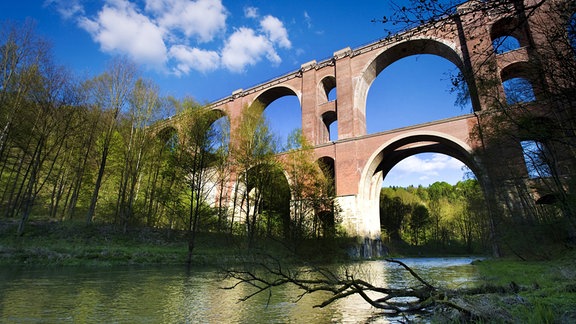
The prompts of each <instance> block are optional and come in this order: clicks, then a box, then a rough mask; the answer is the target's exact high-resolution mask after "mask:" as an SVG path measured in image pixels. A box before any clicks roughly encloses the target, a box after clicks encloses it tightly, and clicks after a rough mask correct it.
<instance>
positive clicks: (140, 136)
mask: <svg viewBox="0 0 576 324" xmlns="http://www.w3.org/2000/svg"><path fill="white" fill-rule="evenodd" d="M158 92H159V90H158V87H157V86H156V85H154V84H153V83H152V82H151V81H145V80H142V79H138V80H137V81H136V83H135V85H134V89H133V91H132V92H131V94H130V96H129V99H128V101H129V109H128V112H127V113H126V117H125V120H124V122H125V123H126V124H127V125H125V126H124V127H122V129H121V134H122V138H123V144H124V145H123V146H122V155H123V160H124V163H123V164H124V165H123V168H122V172H121V175H120V178H119V180H120V183H119V186H118V204H117V208H118V213H119V216H120V220H121V222H122V225H123V227H124V231H126V229H127V226H128V224H129V222H130V221H131V219H132V218H133V217H134V216H135V210H134V209H135V207H134V204H135V202H136V198H137V192H138V187H139V186H138V182H139V180H140V179H141V176H142V173H143V168H144V163H145V161H146V160H147V159H148V158H149V155H148V154H149V151H150V149H151V145H150V142H151V141H150V135H149V132H148V131H147V129H146V127H148V126H149V125H150V124H151V123H152V122H153V121H154V118H155V117H156V113H157V112H158V111H159V109H160V105H161V99H160V97H159V95H158Z"/></svg>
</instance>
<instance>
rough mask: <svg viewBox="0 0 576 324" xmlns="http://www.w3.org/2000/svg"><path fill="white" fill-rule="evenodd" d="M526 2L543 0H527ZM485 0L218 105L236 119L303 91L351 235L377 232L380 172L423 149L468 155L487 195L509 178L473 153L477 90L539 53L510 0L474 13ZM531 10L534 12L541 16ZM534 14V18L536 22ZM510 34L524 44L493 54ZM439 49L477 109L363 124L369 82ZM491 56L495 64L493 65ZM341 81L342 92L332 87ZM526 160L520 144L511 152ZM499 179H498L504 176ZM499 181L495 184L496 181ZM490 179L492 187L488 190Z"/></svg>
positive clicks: (305, 112) (481, 106)
mask: <svg viewBox="0 0 576 324" xmlns="http://www.w3.org/2000/svg"><path fill="white" fill-rule="evenodd" d="M524 2H525V5H527V6H528V5H530V4H533V3H536V0H525V1H524ZM482 3H485V2H484V1H470V2H467V3H464V4H462V5H461V6H459V7H458V13H457V14H455V15H454V16H452V17H448V18H446V19H445V20H443V21H441V22H438V23H436V24H434V25H429V26H421V27H419V28H416V29H413V30H408V31H406V32H404V33H401V34H398V35H395V36H392V37H390V38H386V39H383V40H380V41H377V42H374V43H371V44H369V45H366V46H363V47H360V48H356V49H350V48H345V49H342V50H339V51H337V52H335V53H334V55H333V57H331V58H329V59H327V60H324V61H321V62H316V61H311V62H308V63H305V64H302V66H301V68H300V69H299V70H298V71H294V72H292V73H288V74H286V75H283V76H281V77H278V78H275V79H273V80H270V81H267V82H265V83H262V84H260V85H257V86H255V87H252V88H250V89H245V90H243V89H240V90H236V91H234V92H233V93H232V95H231V96H228V97H226V98H223V99H221V100H219V101H216V102H214V103H212V104H211V105H210V107H211V109H216V110H219V111H221V112H222V113H223V114H225V115H226V116H228V118H229V119H230V122H231V131H232V132H234V129H235V128H236V126H237V123H238V121H239V120H240V115H241V112H242V110H243V109H244V108H245V107H247V106H250V105H252V104H254V103H256V102H259V103H260V104H262V105H263V106H264V107H266V106H268V105H269V104H270V103H272V102H273V101H274V100H276V99H278V98H281V97H283V96H296V97H297V98H298V101H299V102H300V107H301V111H302V132H303V134H304V135H305V136H306V137H307V138H308V139H309V141H310V142H311V143H312V144H313V145H314V152H315V155H316V157H317V158H318V159H322V160H323V161H329V163H330V164H333V168H334V175H335V182H336V183H335V185H336V195H337V201H338V204H339V207H340V208H341V210H342V213H341V215H342V216H343V223H344V224H343V225H344V226H345V228H346V229H347V230H348V232H349V234H351V235H358V236H359V237H364V238H368V239H378V238H379V235H380V220H379V209H378V204H379V195H380V188H381V185H382V181H383V177H385V176H386V174H387V173H388V172H389V171H390V170H391V168H392V167H393V166H394V165H395V164H397V163H398V162H399V161H401V160H402V159H404V158H406V157H408V156H411V155H414V154H418V153H423V152H436V153H443V154H446V155H449V156H451V157H454V158H456V159H458V160H460V161H462V162H463V163H464V164H466V165H467V166H468V167H469V168H470V169H471V170H472V171H473V172H474V173H475V174H476V176H477V177H478V179H479V181H480V183H481V185H482V186H483V188H484V191H485V193H488V194H490V191H491V190H493V188H494V186H500V185H501V181H503V180H502V179H495V178H490V177H488V176H486V173H485V172H483V168H484V164H483V161H481V160H480V158H478V157H477V156H476V155H475V154H473V153H474V152H475V150H477V149H479V148H480V147H481V146H482V145H483V143H482V142H480V141H478V140H472V139H471V136H470V134H471V132H472V131H473V130H474V128H475V127H476V126H477V125H478V123H479V121H480V116H481V114H482V113H483V111H486V110H488V109H489V102H490V100H489V95H488V94H487V93H488V92H485V91H484V92H483V91H479V90H478V85H477V82H478V80H477V79H476V78H475V76H477V75H483V74H484V75H485V74H487V73H491V74H492V75H494V77H495V78H496V79H497V80H499V81H500V83H499V84H498V85H496V86H495V88H494V89H495V90H494V91H497V92H500V93H504V91H503V87H502V84H501V82H502V81H506V80H507V79H510V78H514V77H517V76H522V75H523V74H522V73H523V72H522V69H519V68H517V67H521V66H522V64H523V63H526V62H530V61H531V60H532V58H531V56H530V47H531V46H532V47H533V46H536V45H535V44H536V43H535V41H537V40H538V35H530V34H529V30H528V29H522V30H520V31H519V30H518V28H517V26H516V25H514V22H515V19H516V18H515V17H516V16H515V15H514V14H512V12H514V10H513V8H512V7H510V8H504V9H503V10H494V12H491V13H488V14H486V15H477V14H472V13H470V10H471V9H470V8H475V7H476V6H481V5H482ZM534 17H537V15H533V16H532V18H530V19H536V18H534ZM530 22H531V21H529V23H530ZM501 36H512V37H514V38H515V39H517V40H518V41H519V43H520V47H519V48H517V49H515V50H513V51H510V52H507V53H502V54H497V55H495V54H494V50H493V45H492V40H494V39H496V38H497V37H501ZM417 54H433V55H437V56H440V57H442V58H445V59H447V60H449V61H450V62H452V63H453V64H454V65H455V66H456V67H457V68H458V69H459V70H460V71H461V72H462V74H463V75H465V76H467V80H466V81H467V84H468V87H469V89H470V93H471V101H472V107H473V110H474V112H473V113H471V114H466V115H462V116H458V117H454V118H449V119H444V120H438V121H434V122H429V123H426V124H420V125H414V126H410V127H404V128H401V129H396V130H392V131H386V132H382V133H376V134H367V132H366V98H367V93H368V90H369V89H370V86H371V84H372V83H373V81H374V80H375V78H376V77H377V76H378V74H379V73H380V72H382V71H383V70H384V69H385V68H386V67H387V66H389V65H390V64H392V63H394V62H395V61H398V60H400V59H402V58H404V57H407V56H410V55H417ZM486 62H491V63H494V64H492V65H491V66H494V65H495V66H496V67H497V68H496V69H495V71H494V70H492V71H487V66H489V65H490V64H486ZM334 88H335V89H336V99H335V100H329V99H328V94H329V93H330V91H331V90H333V89H334ZM335 121H337V122H338V123H337V126H338V136H337V138H338V139H337V140H336V141H330V134H329V130H330V127H329V126H330V124H331V123H333V122H335ZM514 156H515V158H517V159H522V153H521V151H519V152H516V153H514V154H510V156H509V157H514ZM499 181H500V182H499ZM489 183H492V185H489ZM491 188H492V189H491Z"/></svg>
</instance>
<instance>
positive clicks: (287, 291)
mask: <svg viewBox="0 0 576 324" xmlns="http://www.w3.org/2000/svg"><path fill="white" fill-rule="evenodd" d="M400 260H402V261H403V262H405V263H406V264H407V265H409V266H410V267H412V268H413V269H414V270H416V271H417V272H418V273H419V274H420V275H421V276H422V277H423V278H426V280H429V281H430V282H432V283H434V284H436V285H438V286H444V287H446V286H448V287H451V288H457V287H463V286H470V285H474V282H475V281H476V277H477V274H476V272H475V268H474V266H472V265H470V262H471V261H473V260H474V259H472V258H415V259H400ZM347 268H348V271H354V273H355V277H356V278H364V279H366V280H368V281H370V282H372V283H374V284H377V285H381V286H387V287H392V286H398V285H402V284H403V283H405V282H406V281H407V280H408V281H409V280H412V279H411V278H410V277H409V275H407V273H406V272H405V271H403V270H402V269H401V268H400V266H398V265H396V264H391V263H387V262H385V261H364V262H359V263H354V264H349V265H347ZM232 283H233V282H232V281H230V280H223V277H222V273H221V272H219V271H218V270H216V269H213V268H193V269H191V270H186V269H185V268H184V267H174V266H170V267H112V268H81V267H61V268H42V269H29V268H25V269H18V268H14V267H10V268H0V323H367V322H369V323H389V322H396V321H397V320H401V319H399V318H392V317H386V316H384V315H383V314H382V312H381V311H380V310H377V309H374V308H372V307H370V306H369V305H368V304H367V303H365V302H364V301H363V300H362V299H360V298H359V297H357V296H352V297H349V298H347V299H344V300H340V301H338V302H336V303H334V304H332V305H330V306H328V307H326V308H313V305H315V304H318V303H319V302H321V301H322V300H323V298H325V297H326V296H327V295H326V294H315V295H308V296H305V297H304V298H303V299H301V300H300V301H298V302H297V303H296V302H294V301H295V299H296V296H297V295H298V290H297V289H296V288H295V287H290V286H284V287H283V288H280V289H275V290H274V292H273V294H272V296H271V299H270V300H268V294H261V295H259V296H256V297H254V298H251V299H249V300H248V301H245V302H238V299H239V298H241V297H243V296H245V294H247V293H248V292H249V291H251V290H250V289H249V288H248V287H245V286H240V287H238V288H235V289H233V290H223V289H221V287H223V286H229V285H230V284H232Z"/></svg>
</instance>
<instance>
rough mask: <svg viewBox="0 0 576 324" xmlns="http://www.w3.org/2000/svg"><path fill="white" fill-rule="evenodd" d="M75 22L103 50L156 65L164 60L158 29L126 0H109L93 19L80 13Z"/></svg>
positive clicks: (160, 30) (163, 48)
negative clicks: (81, 15) (80, 15)
mask: <svg viewBox="0 0 576 324" xmlns="http://www.w3.org/2000/svg"><path fill="white" fill-rule="evenodd" d="M78 24H79V26H80V27H81V28H83V29H84V30H86V31H87V32H88V33H90V35H91V36H92V38H93V39H94V41H96V42H97V43H98V44H100V47H101V49H102V51H104V52H108V53H122V54H128V55H129V56H130V57H131V58H132V59H133V60H134V61H136V62H138V63H144V64H149V65H152V66H156V67H159V66H162V65H163V64H164V63H165V61H166V58H167V57H166V55H167V51H166V45H165V44H164V40H163V31H162V29H161V28H159V27H158V26H157V25H155V24H154V23H153V22H152V21H151V20H150V19H149V18H148V17H146V16H144V15H142V14H140V13H138V12H137V10H136V8H135V6H134V5H133V4H132V3H130V2H128V1H126V0H111V1H109V4H107V5H105V6H104V7H103V8H102V10H101V11H100V12H99V13H98V15H97V17H96V18H95V19H89V18H86V17H80V18H79V19H78Z"/></svg>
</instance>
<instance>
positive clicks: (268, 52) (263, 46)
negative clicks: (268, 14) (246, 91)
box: [222, 27, 281, 72]
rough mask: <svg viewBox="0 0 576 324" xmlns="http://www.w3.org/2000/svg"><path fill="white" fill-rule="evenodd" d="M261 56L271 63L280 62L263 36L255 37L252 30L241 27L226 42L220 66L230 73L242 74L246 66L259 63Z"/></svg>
mask: <svg viewBox="0 0 576 324" xmlns="http://www.w3.org/2000/svg"><path fill="white" fill-rule="evenodd" d="M262 56H266V58H267V59H268V60H269V61H270V62H272V63H280V61H281V59H280V57H279V56H278V54H277V53H276V51H275V50H274V46H273V45H272V43H271V42H270V40H268V39H267V38H266V37H264V35H256V33H255V31H254V30H253V29H250V28H246V27H242V28H239V29H238V30H236V31H235V32H234V33H233V34H232V35H231V36H230V38H228V40H227V41H226V44H225V46H224V49H223V50H222V64H223V65H224V66H225V67H226V68H227V69H229V70H230V71H234V72H242V71H244V69H245V68H246V66H248V65H254V64H256V63H257V62H259V61H260V60H261V59H262Z"/></svg>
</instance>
